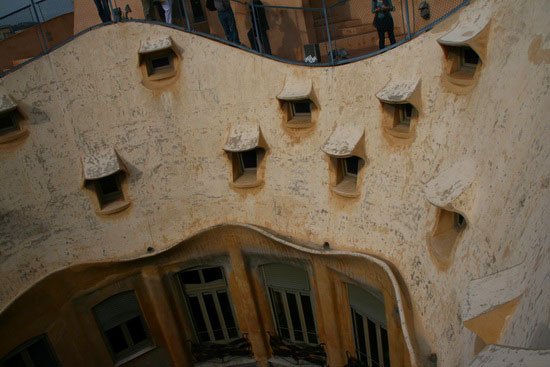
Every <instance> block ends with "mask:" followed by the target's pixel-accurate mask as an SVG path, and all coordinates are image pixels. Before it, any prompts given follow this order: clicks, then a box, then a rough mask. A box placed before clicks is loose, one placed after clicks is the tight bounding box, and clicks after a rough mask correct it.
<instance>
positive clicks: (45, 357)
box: [0, 336, 59, 367]
mask: <svg viewBox="0 0 550 367" xmlns="http://www.w3.org/2000/svg"><path fill="white" fill-rule="evenodd" d="M0 365H1V366H3V367H20V366H21V367H35V366H39V367H58V366H59V362H58V361H57V357H56V356H55V354H54V352H53V349H52V348H51V346H50V343H49V341H48V339H47V337H46V336H40V337H38V338H34V339H32V340H31V341H29V342H26V343H25V344H23V345H22V346H20V347H17V348H16V349H15V350H14V351H13V352H11V353H10V354H9V355H8V356H7V357H6V358H4V359H2V360H1V361H0Z"/></svg>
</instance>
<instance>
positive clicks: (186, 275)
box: [180, 270, 201, 284]
mask: <svg viewBox="0 0 550 367" xmlns="http://www.w3.org/2000/svg"><path fill="white" fill-rule="evenodd" d="M180 280H181V282H182V283H183V284H201V277H200V275H199V271H198V270H188V271H182V272H181V273H180Z"/></svg>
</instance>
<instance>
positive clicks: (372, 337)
mask: <svg viewBox="0 0 550 367" xmlns="http://www.w3.org/2000/svg"><path fill="white" fill-rule="evenodd" d="M367 320H368V325H369V326H368V328H369V346H370V358H371V360H372V361H373V363H376V364H375V366H378V364H379V363H380V362H379V359H378V339H377V338H376V324H375V323H374V322H372V321H370V320H369V319H367Z"/></svg>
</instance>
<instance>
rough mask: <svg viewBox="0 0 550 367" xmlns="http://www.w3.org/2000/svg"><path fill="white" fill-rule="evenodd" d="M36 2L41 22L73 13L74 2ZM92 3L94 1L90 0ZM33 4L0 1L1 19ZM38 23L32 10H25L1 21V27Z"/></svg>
mask: <svg viewBox="0 0 550 367" xmlns="http://www.w3.org/2000/svg"><path fill="white" fill-rule="evenodd" d="M40 1H41V0H34V2H35V4H37V5H36V10H37V12H38V16H39V18H40V20H48V19H51V18H53V17H56V16H58V15H61V14H65V13H68V12H70V11H73V0H45V1H43V2H40ZM90 1H92V0H90ZM30 4H31V0H0V18H2V17H3V16H4V15H6V14H9V13H11V12H12V11H15V10H18V9H20V8H23V7H25V6H27V5H30ZM32 21H36V16H34V14H33V11H32V8H29V9H26V10H23V11H21V12H18V13H17V14H14V15H12V16H9V17H8V18H5V19H0V25H8V24H17V23H21V22H32Z"/></svg>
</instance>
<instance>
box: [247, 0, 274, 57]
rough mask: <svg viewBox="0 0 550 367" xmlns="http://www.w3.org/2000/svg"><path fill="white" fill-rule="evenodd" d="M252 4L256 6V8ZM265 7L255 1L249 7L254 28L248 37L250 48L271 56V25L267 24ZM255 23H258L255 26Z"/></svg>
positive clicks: (258, 0)
mask: <svg viewBox="0 0 550 367" xmlns="http://www.w3.org/2000/svg"><path fill="white" fill-rule="evenodd" d="M251 4H254V7H253V6H252V5H251ZM263 5H264V4H262V2H261V1H260V0H253V1H252V2H251V3H250V4H249V5H248V8H249V10H250V14H251V17H252V27H251V28H250V30H249V31H248V33H247V35H248V40H249V41H250V47H252V48H253V49H254V50H256V51H258V52H262V53H265V54H268V55H271V46H270V45H269V38H268V37H267V30H268V29H269V24H268V23H267V17H266V16H265V9H264V7H263ZM254 22H256V25H254Z"/></svg>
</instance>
